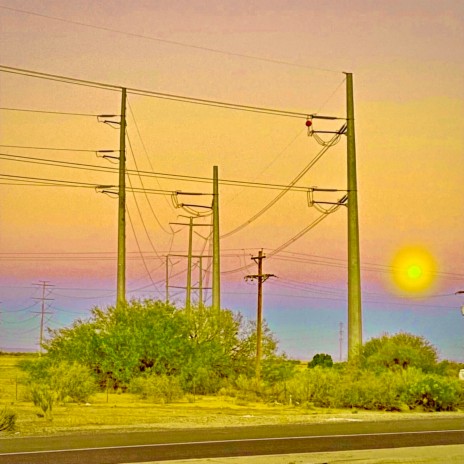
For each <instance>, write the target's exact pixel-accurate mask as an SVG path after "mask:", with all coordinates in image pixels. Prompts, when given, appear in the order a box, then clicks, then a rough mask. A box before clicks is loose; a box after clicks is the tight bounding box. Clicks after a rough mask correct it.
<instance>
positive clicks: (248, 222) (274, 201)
mask: <svg viewBox="0 0 464 464" xmlns="http://www.w3.org/2000/svg"><path fill="white" fill-rule="evenodd" d="M345 130H346V124H344V125H343V126H342V127H341V128H340V130H339V131H338V133H337V134H335V135H334V136H333V137H332V139H331V140H330V143H329V144H328V145H326V146H324V147H323V148H322V149H321V150H320V151H319V153H318V154H317V155H316V156H315V157H314V158H313V159H312V160H311V161H310V162H309V164H307V165H306V166H305V167H304V169H303V170H302V171H301V172H300V173H299V174H298V175H297V176H296V177H295V178H294V179H293V180H292V181H291V182H290V183H289V184H288V186H287V187H286V188H285V189H284V190H283V191H282V192H280V193H279V194H278V195H277V196H276V197H275V198H274V199H273V200H271V201H270V202H269V203H268V204H267V205H266V206H264V208H262V209H261V210H259V211H258V212H257V213H256V214H255V215H254V216H252V217H251V218H250V219H248V220H247V221H245V222H244V223H242V224H241V225H240V226H238V227H236V228H235V229H232V230H231V231H229V232H227V233H226V234H224V235H222V236H221V238H227V237H230V236H231V235H233V234H235V233H237V232H239V231H241V230H242V229H244V228H245V227H247V226H248V225H250V224H251V223H252V222H254V221H256V219H258V218H259V217H260V216H262V215H263V214H264V213H265V212H266V211H268V210H269V209H270V208H272V206H274V205H275V204H276V203H277V202H278V201H279V200H280V199H281V198H282V197H283V196H284V195H285V194H286V193H288V192H289V191H290V189H291V188H292V187H294V186H295V184H296V183H297V182H298V181H299V180H300V179H301V178H302V177H303V176H304V175H305V174H306V173H307V172H308V171H309V170H310V169H311V168H312V167H313V166H314V165H315V164H316V163H317V161H319V159H320V158H321V157H322V156H323V155H324V154H325V153H326V152H327V150H328V149H329V148H330V147H332V146H333V145H335V144H336V143H338V141H339V140H340V137H341V135H342V134H343V133H344V132H345ZM306 190H307V189H306Z"/></svg>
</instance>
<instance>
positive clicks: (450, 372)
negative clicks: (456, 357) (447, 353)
mask: <svg viewBox="0 0 464 464" xmlns="http://www.w3.org/2000/svg"><path fill="white" fill-rule="evenodd" d="M461 369H464V363H458V362H454V361H448V360H446V359H445V360H443V361H441V362H439V363H438V364H437V365H436V366H435V369H434V373H435V374H437V375H442V376H444V377H451V378H452V379H457V378H459V371H460V370H461Z"/></svg>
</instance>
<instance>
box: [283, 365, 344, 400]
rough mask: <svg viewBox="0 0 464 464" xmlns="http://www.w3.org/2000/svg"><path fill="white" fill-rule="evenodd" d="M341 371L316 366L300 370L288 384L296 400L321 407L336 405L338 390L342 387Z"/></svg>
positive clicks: (289, 391) (289, 390) (289, 392)
mask: <svg viewBox="0 0 464 464" xmlns="http://www.w3.org/2000/svg"><path fill="white" fill-rule="evenodd" d="M340 382H341V379H340V373H339V372H338V371H336V370H334V369H330V368H324V367H321V366H316V367H315V368H314V369H308V370H306V371H304V372H300V373H299V374H297V375H296V376H295V377H294V378H293V379H291V380H289V381H288V382H287V384H286V387H287V392H288V394H289V395H291V396H292V400H293V401H294V402H298V403H299V404H304V403H313V404H314V405H315V406H320V407H336V406H337V401H336V392H337V390H338V389H339V387H340Z"/></svg>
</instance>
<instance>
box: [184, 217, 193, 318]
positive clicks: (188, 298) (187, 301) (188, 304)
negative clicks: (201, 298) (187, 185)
mask: <svg viewBox="0 0 464 464" xmlns="http://www.w3.org/2000/svg"><path fill="white" fill-rule="evenodd" d="M192 242H193V217H190V218H189V242H188V257H187V292H186V296H185V309H186V310H187V311H190V308H191V306H192V303H191V300H192V246H193V245H192Z"/></svg>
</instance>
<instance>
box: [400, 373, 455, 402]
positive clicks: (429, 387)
mask: <svg viewBox="0 0 464 464" xmlns="http://www.w3.org/2000/svg"><path fill="white" fill-rule="evenodd" d="M403 377H404V378H403V382H404V383H403V388H402V391H401V399H402V401H403V402H404V403H406V404H407V405H408V406H409V407H410V408H415V407H418V406H419V407H422V408H423V409H425V410H427V411H451V410H454V409H456V407H457V406H458V405H459V403H460V402H461V400H462V386H461V385H460V383H459V380H457V379H451V378H449V377H441V376H438V375H436V374H423V373H422V372H420V371H418V370H415V369H410V371H409V372H407V374H406V375H404V376H403Z"/></svg>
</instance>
